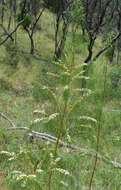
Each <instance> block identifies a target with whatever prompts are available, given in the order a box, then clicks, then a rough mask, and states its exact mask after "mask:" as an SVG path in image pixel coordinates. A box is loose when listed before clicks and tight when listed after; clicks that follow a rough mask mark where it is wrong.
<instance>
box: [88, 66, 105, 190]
mask: <svg viewBox="0 0 121 190" xmlns="http://www.w3.org/2000/svg"><path fill="white" fill-rule="evenodd" d="M106 81H107V65H106V66H105V72H104V86H103V93H102V106H101V109H100V113H99V118H98V126H97V127H98V128H97V143H96V155H95V160H94V165H93V170H92V174H91V178H90V182H89V190H91V189H92V183H93V178H94V175H95V172H96V168H97V162H98V152H99V146H100V136H101V126H102V123H101V120H102V114H103V106H104V103H105V92H106Z"/></svg>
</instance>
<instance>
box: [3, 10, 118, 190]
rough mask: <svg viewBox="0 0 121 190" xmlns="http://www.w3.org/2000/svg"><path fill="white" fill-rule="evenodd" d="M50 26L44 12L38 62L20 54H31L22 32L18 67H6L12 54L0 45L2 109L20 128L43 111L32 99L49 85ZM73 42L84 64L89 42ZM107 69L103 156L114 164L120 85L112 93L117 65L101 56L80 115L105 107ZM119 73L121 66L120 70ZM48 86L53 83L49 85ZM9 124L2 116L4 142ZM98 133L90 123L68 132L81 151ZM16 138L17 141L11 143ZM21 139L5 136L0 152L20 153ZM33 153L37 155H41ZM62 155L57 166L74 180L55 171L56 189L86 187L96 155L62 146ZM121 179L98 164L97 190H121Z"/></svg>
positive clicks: (95, 114)
mask: <svg viewBox="0 0 121 190" xmlns="http://www.w3.org/2000/svg"><path fill="white" fill-rule="evenodd" d="M50 18H51V19H50ZM52 23H53V17H52V15H51V16H50V15H49V14H48V13H45V14H44V16H43V20H42V24H41V27H42V29H41V30H42V32H41V31H40V32H39V31H38V32H37V33H36V35H35V38H36V49H37V50H38V52H39V55H40V57H41V58H40V59H36V58H35V57H32V56H30V55H29V54H22V53H21V50H23V49H24V50H25V52H29V44H28V40H27V36H26V35H25V33H24V32H23V31H22V30H21V29H20V30H19V33H18V56H19V60H18V63H17V67H16V68H13V67H12V66H11V65H9V64H7V63H6V60H7V59H8V57H7V56H9V54H8V53H7V52H6V50H5V47H3V46H2V47H0V87H1V89H0V111H1V112H3V113H5V114H6V115H7V116H8V117H9V118H11V120H12V121H14V123H15V124H16V126H17V127H20V126H22V127H30V126H31V122H32V121H33V120H34V115H33V111H34V110H35V109H41V102H38V101H36V100H35V99H34V97H33V89H34V87H35V83H36V84H37V85H38V86H39V84H40V83H43V82H45V81H46V75H45V73H44V72H46V71H50V67H51V59H52V57H53V48H54V45H53V38H54V37H53V30H54V29H53V28H54V26H53V28H52ZM46 28H48V30H46ZM75 44H76V47H75V52H76V55H75V64H77V65H78V64H80V63H83V60H84V58H85V56H86V53H87V52H86V45H87V44H86V42H84V40H83V39H81V40H80V36H79V35H76V39H75ZM71 45H72V44H71V34H69V36H68V38H67V44H66V48H65V51H67V52H69V50H70V49H71ZM99 46H101V42H100V40H99V41H98V42H97V45H96V47H99ZM68 54H69V53H68ZM45 60H46V61H45ZM70 60H71V58H70V59H69V60H68V64H70V62H69V61H70ZM106 65H107V66H106ZM105 67H107V77H106V97H105V102H104V105H103V115H102V124H101V141H100V153H101V154H102V155H104V156H107V157H108V158H109V159H111V160H116V161H118V162H120V163H121V155H120V147H121V137H120V136H121V135H120V134H121V96H120V94H121V87H120V84H119V86H118V87H117V88H116V89H115V90H114V91H113V90H112V84H111V77H110V73H111V71H112V70H113V69H114V67H113V66H112V65H108V62H107V59H106V58H105V57H103V58H100V59H99V60H97V61H96V62H95V63H93V65H92V66H91V68H90V70H89V76H90V80H89V82H88V84H87V85H88V88H90V89H91V90H92V94H91V95H90V96H89V97H88V98H86V99H85V100H84V101H83V102H82V105H81V108H80V114H81V115H87V116H92V117H94V118H98V113H99V109H100V107H101V106H102V96H103V94H102V93H103V86H104V80H105V79H104V69H105ZM117 67H118V66H117ZM118 69H121V68H120V67H118ZM1 79H2V80H1ZM1 81H2V82H1ZM49 82H50V83H51V81H49ZM52 82H53V81H52ZM1 83H2V84H1ZM38 89H39V88H38ZM47 103H48V102H47ZM45 106H46V105H45ZM8 126H9V123H8V122H7V121H5V120H4V119H3V118H0V131H1V134H3V136H2V135H1V136H2V137H1V139H2V138H3V140H4V135H5V133H6V130H5V131H4V130H3V129H4V128H5V127H8ZM34 129H36V130H37V131H45V132H49V133H51V134H55V133H54V131H53V129H51V128H48V127H45V128H41V126H36V127H35V128H34ZM96 132H97V128H96V126H93V125H90V124H88V125H86V127H83V126H81V125H80V126H79V125H78V126H77V127H76V128H73V126H72V128H71V129H70V136H71V139H72V142H73V143H74V144H75V145H78V146H79V147H82V148H84V147H88V148H94V149H95V146H96V145H95V144H96V134H97V133H96ZM14 135H15V140H13V139H12V137H13V136H14ZM18 136H19V134H18V133H17V134H16V133H15V134H12V133H11V132H7V137H8V142H7V146H6V144H4V143H2V142H1V141H0V150H2V149H3V148H4V149H5V150H8V151H11V150H12V151H16V152H18V149H17V148H20V147H22V148H23V147H25V144H26V142H25V144H24V143H23V137H22V136H21V137H20V147H19V144H17V138H18ZM43 144H44V143H40V147H41V146H44V148H46V146H48V145H46V143H45V144H44V145H43ZM31 146H33V147H31V148H33V149H32V153H33V154H34V148H35V147H34V145H31ZM35 146H36V145H35ZM52 148H53V146H52V147H51V148H50V150H49V153H50V152H51V149H52ZM35 153H38V151H37V152H35ZM38 154H39V153H38ZM41 154H42V151H40V156H42V155H41ZM58 157H60V158H61V161H60V162H59V167H62V168H64V169H67V170H68V171H69V172H70V174H71V175H72V176H71V177H68V176H66V177H65V176H63V175H62V174H59V175H57V174H56V173H54V174H53V180H52V187H53V188H52V189H53V190H65V189H68V190H86V189H88V186H89V180H90V175H91V171H92V167H93V162H94V157H91V156H88V155H81V154H79V153H78V152H77V153H76V152H73V151H72V152H71V151H69V150H67V149H63V148H61V149H60V151H59V153H58ZM48 160H49V156H48V155H47V156H45V165H43V167H45V168H46V162H47V161H48ZM22 164H24V163H22ZM1 168H2V166H1ZM16 168H17V166H16ZM18 168H19V167H18ZM18 168H17V169H18ZM120 178H121V170H120V169H116V168H113V166H112V165H109V164H106V163H105V162H103V161H102V160H99V161H98V166H97V170H96V173H95V176H94V181H93V190H120V189H121V186H120ZM2 190H3V189H2Z"/></svg>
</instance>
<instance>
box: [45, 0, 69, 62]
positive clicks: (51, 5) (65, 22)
mask: <svg viewBox="0 0 121 190" xmlns="http://www.w3.org/2000/svg"><path fill="white" fill-rule="evenodd" d="M71 2H72V0H52V1H49V0H44V6H45V7H46V8H48V9H49V10H50V11H51V12H52V13H54V14H55V16H56V27H55V58H56V59H60V58H61V56H62V52H63V49H64V46H65V42H66V36H67V33H68V26H69V17H68V13H69V8H70V4H71ZM60 31H61V32H60ZM60 33H61V35H60Z"/></svg>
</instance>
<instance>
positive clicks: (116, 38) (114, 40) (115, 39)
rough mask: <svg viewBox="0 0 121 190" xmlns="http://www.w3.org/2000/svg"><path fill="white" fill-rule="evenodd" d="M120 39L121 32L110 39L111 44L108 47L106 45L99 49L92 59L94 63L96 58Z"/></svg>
mask: <svg viewBox="0 0 121 190" xmlns="http://www.w3.org/2000/svg"><path fill="white" fill-rule="evenodd" d="M120 37H121V32H120V33H119V34H118V35H117V36H116V37H115V38H113V39H112V41H111V43H110V44H109V45H107V46H106V47H104V48H103V49H101V50H100V51H99V52H98V53H97V54H96V55H95V56H94V58H93V61H95V60H96V59H97V58H98V57H100V56H101V55H102V54H103V53H104V52H105V51H106V50H108V49H109V48H110V46H111V45H112V44H113V43H115V42H116V41H117V40H118V39H119V38H120Z"/></svg>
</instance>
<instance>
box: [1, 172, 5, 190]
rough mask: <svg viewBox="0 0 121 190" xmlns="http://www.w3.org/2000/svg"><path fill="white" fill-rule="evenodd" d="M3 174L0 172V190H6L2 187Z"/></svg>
mask: <svg viewBox="0 0 121 190" xmlns="http://www.w3.org/2000/svg"><path fill="white" fill-rule="evenodd" d="M4 177H5V176H4V173H3V172H0V190H7V188H6V187H5V185H4Z"/></svg>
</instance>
